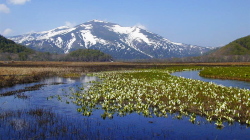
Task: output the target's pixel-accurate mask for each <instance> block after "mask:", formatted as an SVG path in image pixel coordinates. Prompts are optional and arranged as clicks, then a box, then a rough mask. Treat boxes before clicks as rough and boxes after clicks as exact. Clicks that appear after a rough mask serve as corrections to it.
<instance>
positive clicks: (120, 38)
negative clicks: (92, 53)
mask: <svg viewBox="0 0 250 140" xmlns="http://www.w3.org/2000/svg"><path fill="white" fill-rule="evenodd" d="M10 39H12V40H14V41H15V42H17V43H21V44H24V45H27V46H28V47H30V48H33V49H35V50H39V51H48V52H55V53H68V52H70V51H73V50H76V49H80V48H82V49H87V48H89V49H98V50H101V51H103V52H104V53H107V54H110V55H112V56H113V58H116V59H145V58H169V57H184V56H197V55H201V54H202V53H204V52H206V51H209V50H211V48H205V47H199V46H195V45H187V44H183V43H175V42H171V41H169V40H168V39H166V38H163V37H161V36H159V35H157V34H154V33H152V32H149V31H147V30H145V29H142V28H139V27H137V26H133V27H123V26H120V25H118V24H114V23H110V22H105V21H101V20H92V21H88V22H86V23H83V24H80V25H77V26H75V27H72V28H70V27H67V26H61V27H58V28H55V29H52V30H49V31H43V32H36V33H32V34H26V35H20V36H14V37H11V38H10Z"/></svg>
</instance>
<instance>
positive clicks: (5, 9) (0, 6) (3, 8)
mask: <svg viewBox="0 0 250 140" xmlns="http://www.w3.org/2000/svg"><path fill="white" fill-rule="evenodd" d="M9 12H10V9H9V8H8V7H7V6H6V5H5V4H0V13H9Z"/></svg>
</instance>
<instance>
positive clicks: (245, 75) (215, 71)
mask: <svg viewBox="0 0 250 140" xmlns="http://www.w3.org/2000/svg"><path fill="white" fill-rule="evenodd" d="M200 76H203V77H208V78H217V79H231V80H241V81H250V67H249V66H244V67H243V66H241V67H236V66H231V67H206V68H205V69H204V70H202V71H201V72H200Z"/></svg>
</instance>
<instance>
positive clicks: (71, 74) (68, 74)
mask: <svg viewBox="0 0 250 140" xmlns="http://www.w3.org/2000/svg"><path fill="white" fill-rule="evenodd" d="M62 77H64V78H78V77H81V74H80V73H66V74H63V75H62Z"/></svg>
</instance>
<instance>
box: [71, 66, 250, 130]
mask: <svg viewBox="0 0 250 140" xmlns="http://www.w3.org/2000/svg"><path fill="white" fill-rule="evenodd" d="M176 70H177V69H176ZM176 70H173V69H147V70H133V71H113V72H101V73H94V74H93V75H94V76H97V77H99V78H100V79H101V82H96V81H92V83H94V84H93V85H92V86H91V87H89V88H88V89H83V88H82V89H80V90H79V91H77V92H74V93H73V94H72V95H73V96H72V97H71V99H73V103H75V104H76V105H78V106H79V108H78V112H81V113H82V114H83V115H84V116H90V115H91V114H92V112H93V111H94V110H95V109H103V110H104V113H103V114H102V118H103V119H105V118H113V116H114V115H118V116H124V115H127V114H130V113H133V112H137V113H138V114H142V115H144V116H146V117H155V116H157V117H167V116H168V113H176V114H177V115H176V118H178V119H181V118H182V117H183V116H189V117H190V119H189V120H190V122H192V123H195V122H196V115H200V116H204V117H206V120H207V121H208V122H213V121H214V122H215V125H217V127H223V122H228V123H229V124H232V123H233V122H235V121H238V122H240V123H245V124H247V125H250V113H249V111H250V91H249V90H246V89H238V88H232V87H224V86H221V85H216V84H214V83H211V82H202V81H198V80H192V79H185V78H182V77H175V76H171V75H170V73H171V72H173V71H176Z"/></svg>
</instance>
